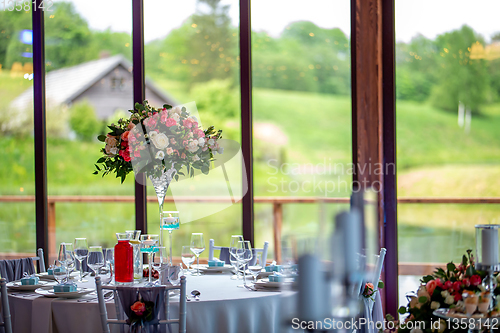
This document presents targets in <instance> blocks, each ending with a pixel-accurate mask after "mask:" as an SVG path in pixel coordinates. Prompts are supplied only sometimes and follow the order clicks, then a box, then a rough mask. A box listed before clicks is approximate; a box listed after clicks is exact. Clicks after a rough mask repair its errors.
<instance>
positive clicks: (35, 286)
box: [7, 281, 55, 291]
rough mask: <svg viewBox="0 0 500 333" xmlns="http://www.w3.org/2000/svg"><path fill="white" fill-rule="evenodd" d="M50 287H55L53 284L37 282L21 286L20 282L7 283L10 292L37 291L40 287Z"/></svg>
mask: <svg viewBox="0 0 500 333" xmlns="http://www.w3.org/2000/svg"><path fill="white" fill-rule="evenodd" d="M51 285H55V282H48V281H38V284H31V285H28V284H26V285H23V284H21V281H12V282H9V283H7V288H9V289H10V290H23V291H33V290H35V289H38V288H41V287H48V286H51Z"/></svg>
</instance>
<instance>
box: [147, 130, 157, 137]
mask: <svg viewBox="0 0 500 333" xmlns="http://www.w3.org/2000/svg"><path fill="white" fill-rule="evenodd" d="M157 134H158V132H156V131H151V132H148V135H149V137H150V138H151V139H152V138H154V137H155V136H156V135H157Z"/></svg>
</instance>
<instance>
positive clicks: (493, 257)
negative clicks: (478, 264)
mask: <svg viewBox="0 0 500 333" xmlns="http://www.w3.org/2000/svg"><path fill="white" fill-rule="evenodd" d="M481 238H482V245H481V246H482V249H481V254H482V257H483V258H482V264H483V265H486V266H491V265H498V230H497V229H483V230H481Z"/></svg>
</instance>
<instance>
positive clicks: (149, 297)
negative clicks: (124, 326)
mask: <svg viewBox="0 0 500 333" xmlns="http://www.w3.org/2000/svg"><path fill="white" fill-rule="evenodd" d="M116 290H117V292H118V295H117V296H118V299H119V302H120V304H121V311H123V314H125V318H130V316H131V315H132V310H131V309H130V307H131V306H132V304H134V303H135V302H136V301H138V300H139V294H140V295H141V297H142V299H143V300H144V301H148V302H153V303H154V304H155V306H154V309H153V318H154V319H153V320H152V321H149V322H146V323H145V324H144V326H140V325H134V326H129V332H130V333H160V332H161V333H165V332H166V331H165V328H164V327H163V328H161V327H160V325H159V324H158V322H159V320H160V319H166V318H164V314H165V311H162V312H161V313H160V315H159V312H160V310H162V309H164V306H165V304H164V300H165V289H163V288H155V287H151V288H130V287H116Z"/></svg>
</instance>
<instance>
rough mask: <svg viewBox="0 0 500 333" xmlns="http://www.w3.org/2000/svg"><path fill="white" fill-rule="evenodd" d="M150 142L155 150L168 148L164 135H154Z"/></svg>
mask: <svg viewBox="0 0 500 333" xmlns="http://www.w3.org/2000/svg"><path fill="white" fill-rule="evenodd" d="M155 133H156V132H155ZM151 141H153V144H154V145H155V147H156V148H157V149H165V148H167V147H168V137H167V136H166V135H165V133H159V134H156V135H155V136H153V137H152V138H151Z"/></svg>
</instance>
